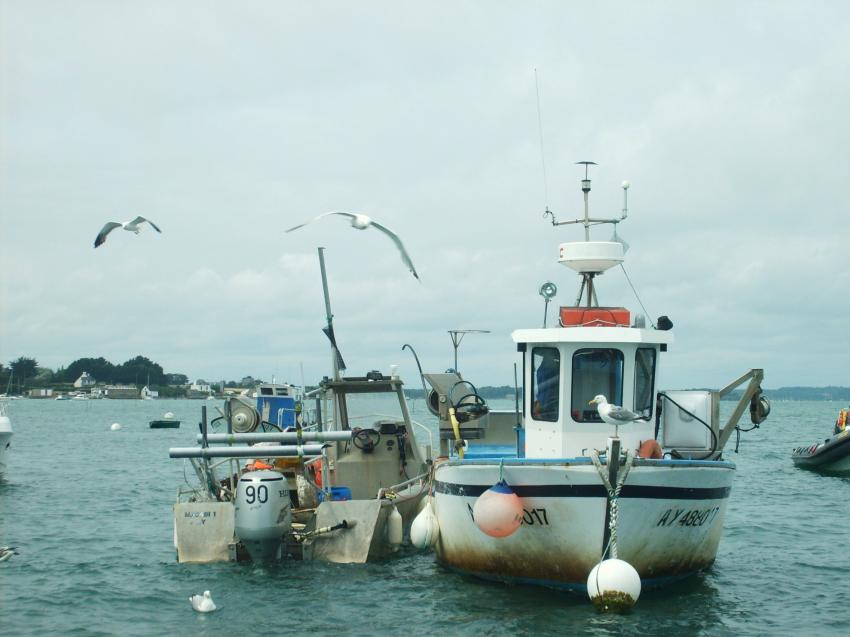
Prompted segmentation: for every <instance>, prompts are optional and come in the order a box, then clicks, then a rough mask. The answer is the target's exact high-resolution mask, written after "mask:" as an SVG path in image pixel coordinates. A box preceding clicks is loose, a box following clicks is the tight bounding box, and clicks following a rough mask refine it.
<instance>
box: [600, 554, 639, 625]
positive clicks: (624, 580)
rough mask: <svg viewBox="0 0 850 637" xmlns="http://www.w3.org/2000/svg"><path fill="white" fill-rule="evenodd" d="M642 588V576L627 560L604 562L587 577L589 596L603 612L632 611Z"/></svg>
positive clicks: (612, 559)
mask: <svg viewBox="0 0 850 637" xmlns="http://www.w3.org/2000/svg"><path fill="white" fill-rule="evenodd" d="M640 588H641V586H640V575H638V572H637V571H636V570H635V567H634V566H632V565H631V564H629V563H628V562H626V561H625V560H620V559H616V558H611V559H608V560H603V561H602V562H599V564H597V565H596V566H594V567H593V570H592V571H590V575H588V576H587V595H588V596H589V597H590V601H592V602H593V604H594V606H596V608H597V609H598V610H600V611H603V612H614V613H621V612H623V611H625V610H628V609H630V608H631V607H632V606H634V605H635V603H636V602H637V600H638V597H640Z"/></svg>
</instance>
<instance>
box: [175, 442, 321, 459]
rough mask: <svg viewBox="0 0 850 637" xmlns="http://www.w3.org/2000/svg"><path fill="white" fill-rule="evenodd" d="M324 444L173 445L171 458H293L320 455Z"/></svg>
mask: <svg viewBox="0 0 850 637" xmlns="http://www.w3.org/2000/svg"><path fill="white" fill-rule="evenodd" d="M323 447H324V445H302V446H299V445H270V446H268V447H256V446H255V447H218V448H210V447H207V448H204V447H172V448H171V449H169V450H168V457H169V458H204V459H208V458H291V457H293V456H320V455H322V449H323Z"/></svg>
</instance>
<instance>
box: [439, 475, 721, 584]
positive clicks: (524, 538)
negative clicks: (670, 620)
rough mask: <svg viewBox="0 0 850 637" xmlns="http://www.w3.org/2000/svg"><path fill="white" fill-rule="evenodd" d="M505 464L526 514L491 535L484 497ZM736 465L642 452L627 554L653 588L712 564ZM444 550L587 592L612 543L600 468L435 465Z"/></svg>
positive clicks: (460, 566)
mask: <svg viewBox="0 0 850 637" xmlns="http://www.w3.org/2000/svg"><path fill="white" fill-rule="evenodd" d="M500 472H501V475H502V477H504V479H505V480H506V482H507V483H508V484H509V485H510V486H511V487H512V488H513V490H514V491H515V492H516V493H517V495H518V496H520V498H521V500H522V503H523V507H524V509H525V516H524V519H523V523H522V525H521V526H520V528H519V529H518V530H517V531H516V532H515V533H513V534H512V535H510V536H509V537H506V538H493V537H490V536H488V535H486V534H485V533H483V532H482V531H481V530H480V529H479V528H478V527H477V526H476V525H475V522H474V520H473V517H472V510H473V506H474V504H475V501H476V499H477V497H478V496H479V495H480V494H481V493H483V491H485V490H486V489H488V488H489V487H491V486H492V485H494V484H495V483H496V482H498V481H499V478H500ZM734 473H735V466H734V464H732V463H729V462H700V461H675V460H673V461H671V460H666V461H665V460H637V461H636V463H635V466H633V467H632V468H631V471H630V473H629V475H628V479H627V480H626V483H625V486H624V487H623V489H622V492H621V493H620V498H619V500H618V508H619V514H618V526H617V546H618V554H619V557H620V559H624V560H626V561H628V562H629V563H630V564H631V565H632V566H634V567H635V569H637V571H638V573H639V574H640V577H641V580H642V581H643V585H644V586H657V585H661V584H663V583H664V582H665V581H667V580H671V579H678V578H680V577H684V576H687V575H690V574H692V573H694V572H697V571H700V570H702V569H705V568H707V567H708V566H710V565H711V564H712V563H713V562H714V559H715V557H716V555H717V549H718V546H719V544H720V537H721V534H722V529H723V520H724V518H725V514H726V503H727V500H728V496H729V493H730V490H731V485H732V479H733V476H734ZM434 491H435V502H434V509H435V514H436V516H437V519H438V522H439V525H440V536H439V541H438V543H437V546H436V552H437V558H438V560H439V561H440V562H441V563H442V564H444V565H445V566H447V567H449V568H452V569H455V570H457V571H460V572H463V573H467V574H471V575H477V576H480V577H484V578H488V579H497V580H503V581H513V582H523V583H532V584H540V585H545V586H553V587H558V588H569V589H576V590H585V588H586V582H587V576H588V574H589V573H590V571H591V569H592V568H593V567H594V566H595V565H596V564H597V563H598V562H599V560H600V558H601V557H602V554H603V551H604V549H605V547H606V546H607V545H608V541H609V532H608V520H609V515H610V507H609V505H608V499H607V493H606V491H605V488H604V486H603V485H602V481H601V479H600V477H599V474H598V473H597V471H596V468H595V467H594V466H593V465H592V464H590V463H589V462H588V459H587V458H577V459H575V460H570V461H563V460H553V461H544V460H509V461H508V460H506V461H505V462H504V464H503V465H502V466H501V469H500V465H499V463H494V462H493V461H492V460H487V461H466V462H457V461H447V462H445V463H443V464H441V465H438V466H437V467H436V469H435V485H434Z"/></svg>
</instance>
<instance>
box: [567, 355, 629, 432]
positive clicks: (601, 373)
mask: <svg viewBox="0 0 850 637" xmlns="http://www.w3.org/2000/svg"><path fill="white" fill-rule="evenodd" d="M599 394H602V395H603V396H605V398H607V399H608V402H609V403H612V404H615V405H622V404H623V352H621V351H620V350H618V349H611V348H593V349H590V348H588V349H580V350H578V351H577V352H576V353H575V354H573V382H572V404H571V406H570V413H571V414H572V416H573V420H575V421H577V422H602V419H601V418H600V417H599V412H598V411H597V409H596V405H591V404H589V403H590V401H591V400H593V399H594V398H595V397H596V396H598V395H599Z"/></svg>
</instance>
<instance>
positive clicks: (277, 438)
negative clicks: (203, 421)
mask: <svg viewBox="0 0 850 637" xmlns="http://www.w3.org/2000/svg"><path fill="white" fill-rule="evenodd" d="M351 435H352V433H351V431H350V430H349V431H303V432H301V440H305V441H307V442H336V441H338V440H342V441H345V440H351ZM197 439H198V442H201V436H200V435H199V436H198V437H197ZM207 442H210V443H214V442H218V443H225V444H231V445H232V444H234V443H237V442H239V443H249V444H250V443H253V442H298V432H296V431H284V432H269V433H257V432H254V433H243V434H239V433H236V434H207Z"/></svg>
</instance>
